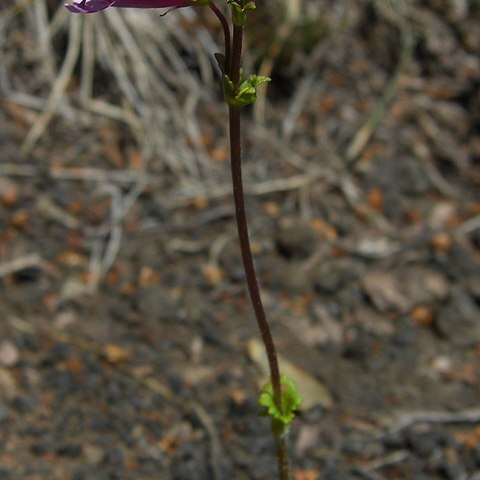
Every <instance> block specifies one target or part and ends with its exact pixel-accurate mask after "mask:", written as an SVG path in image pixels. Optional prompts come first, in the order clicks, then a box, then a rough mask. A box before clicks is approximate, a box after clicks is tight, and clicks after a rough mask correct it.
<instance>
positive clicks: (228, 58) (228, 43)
mask: <svg viewBox="0 0 480 480" xmlns="http://www.w3.org/2000/svg"><path fill="white" fill-rule="evenodd" d="M208 6H209V7H210V10H212V12H213V13H214V14H215V16H216V17H217V18H218V20H219V21H220V24H221V25H222V29H223V36H224V38H225V65H224V73H227V74H228V75H229V74H230V68H231V63H232V39H231V36H230V26H229V25H228V20H227V18H226V17H225V15H224V14H223V13H222V11H221V10H220V9H219V8H218V7H217V6H216V5H215V3H213V2H210V3H209V4H208Z"/></svg>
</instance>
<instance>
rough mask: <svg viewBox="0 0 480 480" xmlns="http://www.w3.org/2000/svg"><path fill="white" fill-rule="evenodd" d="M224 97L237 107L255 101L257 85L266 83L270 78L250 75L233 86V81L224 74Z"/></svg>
mask: <svg viewBox="0 0 480 480" xmlns="http://www.w3.org/2000/svg"><path fill="white" fill-rule="evenodd" d="M223 78H224V90H225V97H226V100H227V102H228V103H230V104H231V105H235V106H237V107H244V106H246V105H250V104H251V103H253V102H255V100H256V99H257V87H258V86H259V85H261V84H262V83H267V82H269V81H270V78H268V77H263V76H262V75H250V76H249V77H248V78H247V79H246V80H244V81H243V82H242V83H241V84H240V85H239V87H238V89H236V88H235V85H234V83H233V82H232V81H231V80H230V78H229V77H228V75H224V77H223Z"/></svg>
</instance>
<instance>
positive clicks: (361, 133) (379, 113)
mask: <svg viewBox="0 0 480 480" xmlns="http://www.w3.org/2000/svg"><path fill="white" fill-rule="evenodd" d="M402 34H403V35H402V50H401V52H400V59H399V61H398V64H397V66H396V68H395V72H394V73H393V75H392V78H391V79H390V80H389V81H388V82H387V84H386V86H385V89H384V91H383V93H382V96H381V97H380V100H379V101H378V103H377V104H376V105H375V107H374V109H373V111H372V113H371V114H370V116H369V117H368V119H367V121H366V122H365V123H364V125H363V126H362V127H361V128H360V130H358V132H357V133H356V135H355V137H354V138H353V140H352V141H351V142H350V145H349V147H348V148H347V151H346V152H345V159H346V161H347V163H348V165H349V166H352V165H354V164H355V163H356V162H357V160H358V159H359V158H360V154H361V153H362V151H363V150H364V148H365V147H366V145H367V143H368V142H369V140H370V138H371V137H372V135H373V133H374V132H375V130H376V128H377V127H378V125H379V124H380V121H381V119H382V118H383V116H384V114H385V112H386V109H387V107H388V105H389V104H390V102H391V101H392V99H393V98H394V96H395V92H396V90H397V86H398V79H399V77H400V74H401V73H402V71H403V69H404V67H405V65H406V63H407V60H408V59H409V58H410V55H411V52H412V49H413V45H414V38H413V33H412V32H411V30H410V28H408V27H405V28H404V29H403V30H402Z"/></svg>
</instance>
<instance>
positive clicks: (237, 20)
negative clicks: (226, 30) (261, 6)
mask: <svg viewBox="0 0 480 480" xmlns="http://www.w3.org/2000/svg"><path fill="white" fill-rule="evenodd" d="M227 3H228V5H229V6H230V9H231V11H232V20H233V23H234V24H235V25H236V26H237V27H243V26H244V25H245V22H246V20H247V11H248V10H255V8H257V7H256V5H255V2H247V3H246V4H245V5H243V7H242V5H241V4H240V3H239V2H238V1H237V0H228V2H227Z"/></svg>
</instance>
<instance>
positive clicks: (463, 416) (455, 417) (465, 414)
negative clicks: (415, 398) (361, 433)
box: [389, 408, 480, 433]
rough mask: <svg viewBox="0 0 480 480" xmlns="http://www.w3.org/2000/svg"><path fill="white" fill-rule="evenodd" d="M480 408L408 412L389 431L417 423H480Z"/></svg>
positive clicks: (395, 431) (398, 430)
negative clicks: (454, 410) (450, 411)
mask: <svg viewBox="0 0 480 480" xmlns="http://www.w3.org/2000/svg"><path fill="white" fill-rule="evenodd" d="M479 422H480V408H471V409H466V410H462V411H459V412H453V413H449V412H413V413H406V414H403V415H402V416H401V417H400V421H399V422H398V423H397V424H396V425H395V426H394V427H393V428H391V429H389V433H398V432H401V431H402V430H405V429H406V428H409V427H411V426H412V425H415V424H416V423H433V424H440V425H441V424H456V423H479Z"/></svg>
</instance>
